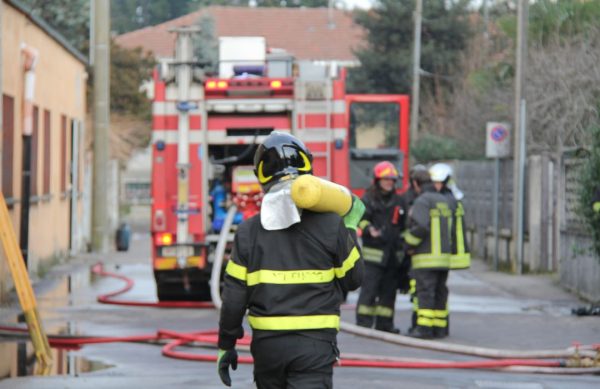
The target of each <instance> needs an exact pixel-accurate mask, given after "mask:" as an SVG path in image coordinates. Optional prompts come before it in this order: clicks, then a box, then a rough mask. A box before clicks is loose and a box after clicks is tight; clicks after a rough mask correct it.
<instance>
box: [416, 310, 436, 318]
mask: <svg viewBox="0 0 600 389" xmlns="http://www.w3.org/2000/svg"><path fill="white" fill-rule="evenodd" d="M417 314H418V315H419V316H423V317H428V318H431V319H433V318H434V317H435V311H434V310H433V309H427V308H422V309H419V310H418V311H417Z"/></svg>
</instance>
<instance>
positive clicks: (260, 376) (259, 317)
mask: <svg viewBox="0 0 600 389" xmlns="http://www.w3.org/2000/svg"><path fill="white" fill-rule="evenodd" d="M254 166H255V174H256V176H257V177H258V180H259V181H260V183H261V185H262V187H263V190H264V191H265V193H266V194H265V197H264V200H263V204H262V206H261V211H260V214H259V215H256V216H254V217H252V218H250V219H248V220H246V221H245V222H243V223H242V224H241V225H240V226H239V228H238V231H237V233H236V236H235V239H234V244H233V250H232V254H231V258H230V260H229V262H228V264H227V267H226V270H225V276H224V288H223V305H222V308H221V316H220V321H219V342H218V345H219V358H218V361H217V367H218V372H219V376H220V378H221V380H222V381H223V383H224V384H225V385H227V386H230V385H231V378H230V375H229V367H231V368H232V369H234V370H235V368H236V367H237V352H236V350H235V344H236V340H237V339H238V338H240V337H242V336H243V328H242V320H243V317H244V314H245V312H246V310H248V322H249V324H250V327H251V328H252V333H253V335H252V344H251V352H252V356H253V358H254V380H255V381H256V385H257V387H258V388H286V387H289V388H303V389H304V388H307V389H310V388H315V389H316V388H331V387H332V385H333V383H332V376H333V364H334V363H335V361H336V359H337V358H338V356H339V351H338V348H337V342H336V337H337V332H338V330H339V324H340V305H341V303H342V299H343V295H344V293H345V292H347V291H349V290H354V289H357V288H358V287H359V286H360V284H361V281H362V276H363V263H362V258H361V254H360V251H359V247H358V245H357V243H356V228H357V225H358V223H359V221H360V220H361V217H362V214H363V212H364V205H363V204H362V202H361V201H360V199H358V198H356V197H354V198H353V202H352V207H351V209H350V211H349V212H348V213H347V214H346V215H345V216H344V217H340V216H339V215H337V214H335V213H333V212H323V213H316V212H311V211H308V210H299V209H298V208H297V207H296V206H295V204H294V203H293V201H292V199H291V196H290V187H291V183H292V182H293V180H294V179H295V178H296V177H297V176H299V175H302V174H312V155H311V153H310V151H309V150H308V149H307V148H306V147H305V145H304V144H303V143H302V142H301V141H300V140H298V139H297V138H295V137H293V136H292V135H289V134H285V133H281V132H277V131H274V132H272V133H271V134H270V135H269V136H268V137H267V138H266V140H265V141H264V142H263V143H262V144H261V145H260V146H259V147H258V149H257V151H256V154H255V156H254Z"/></svg>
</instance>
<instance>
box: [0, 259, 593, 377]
mask: <svg viewBox="0 0 600 389" xmlns="http://www.w3.org/2000/svg"><path fill="white" fill-rule="evenodd" d="M92 272H93V273H94V274H97V275H100V276H106V277H113V278H117V279H120V280H122V281H124V282H125V283H126V285H125V286H124V287H123V288H121V289H118V290H116V291H114V292H111V293H107V294H103V295H100V296H98V298H97V300H98V302H100V303H103V304H116V305H126V306H141V307H158V308H201V309H205V308H213V305H212V303H209V302H189V301H185V302H156V303H150V302H139V301H126V300H114V297H115V296H118V295H120V294H123V293H125V292H127V291H129V290H130V289H131V288H132V287H133V285H134V282H133V280H131V279H129V278H128V277H125V276H123V275H120V274H117V273H112V272H108V271H105V270H104V269H103V266H102V264H97V265H94V266H93V267H92ZM2 332H3V333H4V334H12V335H15V334H17V335H24V334H26V333H27V329H26V328H23V327H9V326H0V335H2ZM48 340H49V342H50V345H51V346H52V347H54V348H63V349H78V348H80V347H82V346H83V345H86V344H99V343H111V342H154V343H157V342H161V341H165V340H166V341H168V343H167V344H166V345H164V346H163V349H162V354H163V355H164V356H166V357H170V358H177V359H185V360H193V361H205V362H211V361H212V362H214V361H216V359H217V356H216V355H214V354H198V353H189V352H182V351H177V350H176V349H177V348H178V347H180V346H183V345H189V344H190V343H196V344H201V345H204V346H208V347H211V348H216V343H217V331H216V330H208V331H201V332H194V333H181V332H175V331H170V330H159V331H158V332H157V333H156V334H146V335H135V336H123V337H92V336H65V335H50V336H48ZM250 342H251V339H250V338H249V337H244V338H242V339H240V340H239V341H238V345H239V346H240V347H241V348H247V346H248V345H249V344H250ZM238 362H239V363H243V364H251V363H253V360H252V357H249V356H241V357H240V358H239V360H238ZM336 366H338V367H367V368H396V369H502V370H504V371H517V372H527V373H552V374H590V373H591V374H598V373H600V368H598V367H593V368H566V367H565V366H566V363H565V362H564V361H559V360H543V359H497V360H471V361H445V360H419V359H413V358H394V357H388V356H362V355H360V354H359V355H346V354H343V355H342V359H341V360H340V361H339V362H338V364H337V365H336Z"/></svg>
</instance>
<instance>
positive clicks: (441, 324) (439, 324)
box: [432, 319, 448, 328]
mask: <svg viewBox="0 0 600 389" xmlns="http://www.w3.org/2000/svg"><path fill="white" fill-rule="evenodd" d="M432 324H433V327H442V328H446V327H448V322H447V321H446V320H445V319H433V321H432Z"/></svg>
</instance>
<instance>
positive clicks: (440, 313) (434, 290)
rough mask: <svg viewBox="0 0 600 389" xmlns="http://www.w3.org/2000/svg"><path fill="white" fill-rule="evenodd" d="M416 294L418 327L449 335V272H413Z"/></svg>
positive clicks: (415, 304)
mask: <svg viewBox="0 0 600 389" xmlns="http://www.w3.org/2000/svg"><path fill="white" fill-rule="evenodd" d="M411 273H412V276H413V280H414V286H415V292H416V293H415V294H416V296H415V297H414V299H413V309H414V310H415V311H416V325H417V327H426V328H431V329H433V330H434V331H435V332H436V333H438V334H440V335H448V287H447V286H446V282H447V280H448V270H425V269H419V270H413V271H412V272H411Z"/></svg>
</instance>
